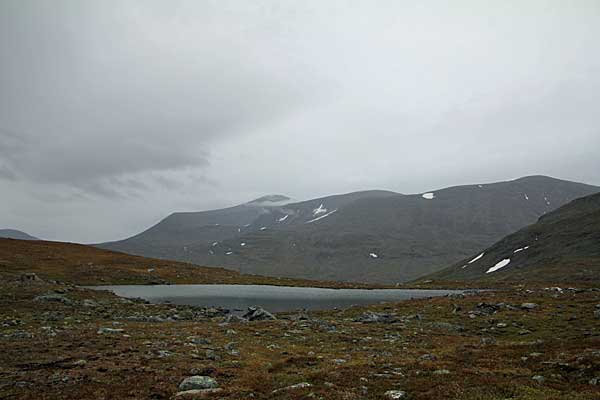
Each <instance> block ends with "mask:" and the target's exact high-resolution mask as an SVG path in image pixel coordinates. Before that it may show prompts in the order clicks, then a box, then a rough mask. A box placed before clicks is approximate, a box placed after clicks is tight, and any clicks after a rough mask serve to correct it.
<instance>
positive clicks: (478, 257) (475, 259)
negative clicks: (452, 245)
mask: <svg viewBox="0 0 600 400" xmlns="http://www.w3.org/2000/svg"><path fill="white" fill-rule="evenodd" d="M484 254H485V252H483V253H481V254H480V255H478V256H477V257H475V258H474V259H472V260H471V261H469V262H468V264H473V263H474V262H475V261H477V260H479V259H480V258H481V257H483V255H484Z"/></svg>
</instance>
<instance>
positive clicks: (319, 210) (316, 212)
mask: <svg viewBox="0 0 600 400" xmlns="http://www.w3.org/2000/svg"><path fill="white" fill-rule="evenodd" d="M326 212H327V209H326V208H325V207H324V206H323V203H321V205H320V206H319V207H317V208H315V209H314V210H313V217H316V216H317V215H319V214H323V213H326Z"/></svg>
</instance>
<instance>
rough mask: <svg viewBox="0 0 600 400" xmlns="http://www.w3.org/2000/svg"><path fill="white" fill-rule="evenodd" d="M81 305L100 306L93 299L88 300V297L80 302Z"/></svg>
mask: <svg viewBox="0 0 600 400" xmlns="http://www.w3.org/2000/svg"><path fill="white" fill-rule="evenodd" d="M81 305H82V306H84V307H91V308H94V307H99V306H100V304H98V303H96V302H95V301H94V300H90V299H85V300H83V301H82V302H81Z"/></svg>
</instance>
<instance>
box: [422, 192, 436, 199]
mask: <svg viewBox="0 0 600 400" xmlns="http://www.w3.org/2000/svg"><path fill="white" fill-rule="evenodd" d="M421 197H422V198H424V199H426V200H433V199H434V198H435V193H423V194H422V195H421Z"/></svg>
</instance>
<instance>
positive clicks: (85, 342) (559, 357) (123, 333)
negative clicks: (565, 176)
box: [0, 280, 600, 400]
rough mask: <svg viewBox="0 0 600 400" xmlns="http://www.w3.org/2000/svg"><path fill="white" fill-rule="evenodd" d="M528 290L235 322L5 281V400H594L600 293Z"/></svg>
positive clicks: (1, 394)
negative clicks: (200, 386)
mask: <svg viewBox="0 0 600 400" xmlns="http://www.w3.org/2000/svg"><path fill="white" fill-rule="evenodd" d="M527 289H528V290H524V289H521V290H515V289H508V290H502V291H499V292H494V291H485V292H482V293H476V294H474V295H465V296H460V295H453V296H452V297H437V298H432V299H419V300H407V301H404V302H400V303H395V304H393V303H386V304H379V305H373V306H369V307H351V308H348V309H340V310H331V311H318V312H317V311H309V312H302V313H292V314H278V315H277V319H276V320H266V321H250V322H236V319H235V318H231V319H230V318H228V317H227V316H224V315H223V314H224V312H223V311H221V310H219V309H214V308H208V309H206V308H201V307H191V306H190V307H186V306H178V305H173V304H156V305H149V304H143V302H140V301H127V300H124V299H120V298H116V297H115V296H114V295H112V294H111V293H109V292H106V291H95V290H87V289H83V288H81V287H73V286H70V285H57V284H54V283H51V282H43V281H42V282H39V281H34V282H31V281H22V280H16V281H6V280H0V321H2V328H1V329H0V398H2V399H22V400H25V399H31V400H34V399H35V400H37V399H45V400H51V399H52V400H53V399H56V400H59V399H60V400H67V399H73V400H81V399H86V400H92V399H94V400H95V399H97V400H106V399H111V400H118V399H164V400H167V399H181V400H183V399H215V400H216V399H223V400H242V399H255V400H258V399H261V400H263V399H264V400H299V399H328V400H366V399H381V400H383V399H394V398H401V399H410V400H431V399H435V400H456V399H460V400H482V399H485V400H506V399H514V400H559V399H561V400H562V399H565V400H567V399H568V400H597V399H598V398H600V384H599V383H600V374H599V371H600V351H599V350H598V349H600V330H599V328H600V325H599V324H598V321H599V320H598V319H597V318H599V317H600V308H598V307H597V304H599V303H600V292H598V291H596V290H584V289H577V290H564V292H555V291H547V290H543V289H541V290H540V289H536V288H534V287H529V286H528V287H527ZM194 375H200V376H204V377H205V378H196V379H200V381H201V382H203V381H208V382H212V385H211V386H213V387H214V386H218V389H212V390H205V391H202V390H197V391H193V392H187V393H184V392H182V391H183V390H185V389H186V388H185V387H181V386H180V385H181V383H182V382H184V380H186V379H188V378H190V376H194ZM401 393H403V394H404V395H402V394H401Z"/></svg>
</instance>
